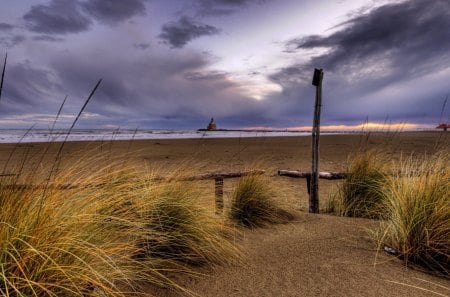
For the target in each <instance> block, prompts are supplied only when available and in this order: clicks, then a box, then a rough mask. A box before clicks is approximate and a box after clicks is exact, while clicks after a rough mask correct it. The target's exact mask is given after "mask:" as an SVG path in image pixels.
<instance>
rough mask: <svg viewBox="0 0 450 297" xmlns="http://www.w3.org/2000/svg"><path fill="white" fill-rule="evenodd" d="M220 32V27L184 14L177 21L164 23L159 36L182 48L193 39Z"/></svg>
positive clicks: (173, 45) (173, 46) (174, 46)
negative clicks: (192, 18) (197, 20)
mask: <svg viewBox="0 0 450 297" xmlns="http://www.w3.org/2000/svg"><path fill="white" fill-rule="evenodd" d="M219 33H220V29H218V28H216V27H214V26H211V25H207V24H202V23H199V22H195V21H193V20H191V19H190V18H188V17H186V16H183V17H181V18H180V19H179V20H178V21H177V22H171V23H167V24H165V25H163V27H162V33H161V34H159V36H158V37H159V38H160V39H161V40H163V42H164V43H167V44H170V46H171V47H172V48H182V47H184V46H185V45H186V44H187V43H188V42H190V41H192V40H193V39H196V38H199V37H202V36H209V35H215V34H219Z"/></svg>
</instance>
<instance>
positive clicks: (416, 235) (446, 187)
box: [376, 150, 450, 276]
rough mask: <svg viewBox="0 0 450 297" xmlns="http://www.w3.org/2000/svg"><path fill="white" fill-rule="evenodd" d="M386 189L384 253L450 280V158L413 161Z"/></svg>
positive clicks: (406, 163)
mask: <svg viewBox="0 0 450 297" xmlns="http://www.w3.org/2000/svg"><path fill="white" fill-rule="evenodd" d="M400 167H401V170H400V172H399V173H398V174H395V175H392V176H389V177H387V178H386V181H385V182H384V183H383V185H382V197H383V210H384V212H385V214H386V215H385V219H384V220H383V222H382V224H381V226H380V229H379V230H378V232H377V233H376V234H377V240H378V242H379V245H380V248H381V247H386V248H388V249H389V250H390V251H393V252H394V253H396V254H398V256H399V257H401V258H402V259H403V260H404V261H405V263H407V264H408V263H415V264H418V265H421V266H424V267H426V268H427V269H429V270H433V271H438V272H440V273H443V274H444V275H447V276H450V154H449V151H448V150H447V151H442V152H439V153H436V154H434V155H431V156H424V157H417V156H411V157H410V158H408V159H407V160H405V161H403V162H401V166H400Z"/></svg>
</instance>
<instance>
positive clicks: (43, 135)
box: [0, 129, 443, 143]
mask: <svg viewBox="0 0 450 297" xmlns="http://www.w3.org/2000/svg"><path fill="white" fill-rule="evenodd" d="M366 133H371V134H378V133H382V134H386V133H443V132H442V131H439V130H414V131H410V130H407V131H389V130H386V131H380V130H378V131H370V130H366V131H364V130H350V131H339V130H335V131H327V130H324V131H322V132H321V134H322V135H357V134H366ZM310 135H311V131H308V130H275V129H273V130H265V129H256V130H247V129H217V130H207V129H197V130H168V129H167V130H164V129H153V130H131V129H121V130H119V129H117V130H111V129H108V130H107V129H75V130H73V131H72V132H71V134H70V135H69V136H68V137H67V131H65V130H54V131H50V130H45V129H36V130H30V131H28V130H20V129H15V130H14V129H3V130H0V143H36V142H47V143H48V142H61V141H65V140H67V141H102V142H109V141H116V140H124V141H130V140H164V139H209V138H253V137H256V138H260V137H293V136H294V137H295V136H298V137H304V136H310ZM66 137H67V139H66Z"/></svg>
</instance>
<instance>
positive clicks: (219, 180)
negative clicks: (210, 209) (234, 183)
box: [214, 177, 223, 214]
mask: <svg viewBox="0 0 450 297" xmlns="http://www.w3.org/2000/svg"><path fill="white" fill-rule="evenodd" d="M214 187H215V196H216V213H218V214H221V213H222V212H223V177H216V178H215V179H214Z"/></svg>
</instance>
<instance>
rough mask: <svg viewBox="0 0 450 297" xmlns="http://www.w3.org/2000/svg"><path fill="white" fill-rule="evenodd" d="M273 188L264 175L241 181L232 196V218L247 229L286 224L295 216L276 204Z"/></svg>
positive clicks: (243, 178)
mask: <svg viewBox="0 0 450 297" xmlns="http://www.w3.org/2000/svg"><path fill="white" fill-rule="evenodd" d="M273 192H274V191H273V188H271V187H270V184H269V183H268V180H267V179H266V178H265V177H264V176H262V175H249V176H244V177H241V178H240V179H239V182H238V184H237V187H236V189H235V191H234V193H233V194H232V201H231V210H230V218H231V220H232V221H234V222H236V223H237V224H239V225H242V226H245V227H250V228H253V227H259V226H264V225H266V224H271V223H272V224H273V223H285V222H287V221H289V220H292V219H294V215H293V214H291V213H289V212H288V211H286V210H284V209H282V208H280V207H279V206H278V205H277V203H276V202H275V200H274V199H273V198H274V193H273Z"/></svg>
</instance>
